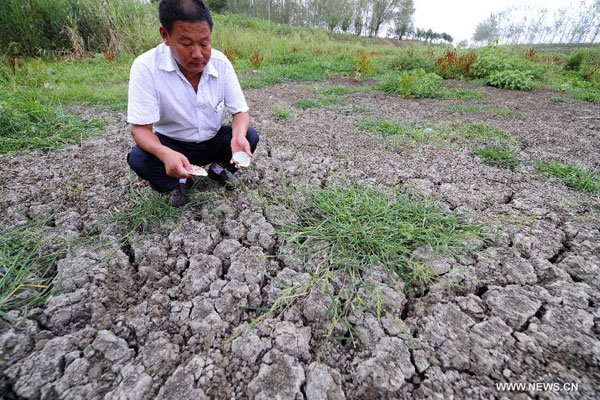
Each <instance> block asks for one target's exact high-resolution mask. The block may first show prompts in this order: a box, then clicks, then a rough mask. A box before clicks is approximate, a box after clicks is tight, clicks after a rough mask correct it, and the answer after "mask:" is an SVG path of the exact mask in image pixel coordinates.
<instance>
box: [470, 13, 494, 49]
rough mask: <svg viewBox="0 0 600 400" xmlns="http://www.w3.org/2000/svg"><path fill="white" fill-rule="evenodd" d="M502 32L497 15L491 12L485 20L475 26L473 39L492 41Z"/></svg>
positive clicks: (476, 40)
mask: <svg viewBox="0 0 600 400" xmlns="http://www.w3.org/2000/svg"><path fill="white" fill-rule="evenodd" d="M499 34H500V30H499V26H498V19H497V17H496V15H494V14H491V15H490V16H489V17H488V18H487V19H485V20H484V21H483V22H480V23H479V24H478V25H477V27H476V28H475V34H474V35H473V41H475V42H491V41H493V40H494V39H495V38H497V37H498V36H499Z"/></svg>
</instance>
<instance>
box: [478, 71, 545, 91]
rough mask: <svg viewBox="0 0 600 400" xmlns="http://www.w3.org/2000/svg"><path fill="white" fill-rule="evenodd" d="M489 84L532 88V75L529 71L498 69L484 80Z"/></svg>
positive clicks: (505, 87)
mask: <svg viewBox="0 0 600 400" xmlns="http://www.w3.org/2000/svg"><path fill="white" fill-rule="evenodd" d="M486 83H487V84H488V85H490V86H495V87H498V88H502V89H511V90H531V89H533V77H532V74H531V73H530V72H529V71H526V72H521V71H512V70H506V71H498V72H494V73H492V74H491V75H490V76H489V78H488V79H487V80H486Z"/></svg>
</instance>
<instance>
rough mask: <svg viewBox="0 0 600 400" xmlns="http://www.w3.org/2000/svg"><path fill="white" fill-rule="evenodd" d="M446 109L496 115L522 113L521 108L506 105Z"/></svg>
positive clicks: (451, 107)
mask: <svg viewBox="0 0 600 400" xmlns="http://www.w3.org/2000/svg"><path fill="white" fill-rule="evenodd" d="M443 109H444V110H445V111H448V112H451V113H460V114H469V113H480V112H490V113H492V114H496V115H522V114H523V113H521V112H520V111H519V110H515V109H514V108H504V107H495V108H486V107H479V106H448V105H445V106H443Z"/></svg>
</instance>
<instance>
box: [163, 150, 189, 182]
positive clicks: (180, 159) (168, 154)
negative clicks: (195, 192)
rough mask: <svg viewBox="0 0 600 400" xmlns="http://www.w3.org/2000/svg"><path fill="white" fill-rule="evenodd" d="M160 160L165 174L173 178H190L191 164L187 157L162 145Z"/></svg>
mask: <svg viewBox="0 0 600 400" xmlns="http://www.w3.org/2000/svg"><path fill="white" fill-rule="evenodd" d="M160 159H161V161H162V162H163V163H164V164H165V170H166V172H167V175H169V176H170V177H173V178H179V179H181V178H191V177H192V176H191V175H190V173H189V171H191V170H192V166H191V164H190V162H189V161H188V159H187V157H186V156H184V155H183V154H181V153H178V152H176V151H175V150H172V149H170V148H168V147H166V146H165V147H164V149H163V153H162V156H161V157H160Z"/></svg>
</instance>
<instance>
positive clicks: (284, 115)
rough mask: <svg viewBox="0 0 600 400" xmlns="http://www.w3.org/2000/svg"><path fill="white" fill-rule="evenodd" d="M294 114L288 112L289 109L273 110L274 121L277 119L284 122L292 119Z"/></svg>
mask: <svg viewBox="0 0 600 400" xmlns="http://www.w3.org/2000/svg"><path fill="white" fill-rule="evenodd" d="M291 116H292V114H291V113H290V110H288V109H287V108H278V107H276V108H275V109H274V110H273V119H275V121H283V120H285V119H288V118H291Z"/></svg>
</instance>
